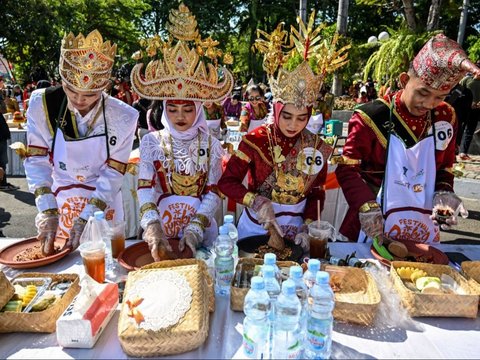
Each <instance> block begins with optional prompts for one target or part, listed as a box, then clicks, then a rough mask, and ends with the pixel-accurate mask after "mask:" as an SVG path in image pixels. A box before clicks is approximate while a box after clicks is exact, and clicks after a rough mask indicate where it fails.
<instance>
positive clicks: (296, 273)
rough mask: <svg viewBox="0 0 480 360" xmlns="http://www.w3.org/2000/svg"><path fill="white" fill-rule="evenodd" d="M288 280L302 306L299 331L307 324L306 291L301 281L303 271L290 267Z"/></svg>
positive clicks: (298, 267)
mask: <svg viewBox="0 0 480 360" xmlns="http://www.w3.org/2000/svg"><path fill="white" fill-rule="evenodd" d="M290 279H291V280H292V281H293V282H294V283H295V292H296V293H297V297H298V300H300V305H302V312H301V314H300V325H301V331H302V332H303V330H304V329H305V325H306V322H307V303H308V301H307V298H308V289H307V285H305V282H304V281H303V269H302V268H301V267H300V266H292V267H291V268H290Z"/></svg>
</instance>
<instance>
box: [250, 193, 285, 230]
mask: <svg viewBox="0 0 480 360" xmlns="http://www.w3.org/2000/svg"><path fill="white" fill-rule="evenodd" d="M252 209H253V211H255V212H256V213H257V219H258V222H259V223H260V224H262V225H263V228H264V229H271V228H272V227H273V228H274V229H275V230H276V231H277V233H278V235H279V236H280V237H282V238H283V231H282V228H281V227H280V225H278V222H277V218H276V217H275V212H274V211H273V206H272V201H271V200H269V199H267V198H266V197H264V196H261V195H257V196H256V197H255V200H254V201H253V204H252Z"/></svg>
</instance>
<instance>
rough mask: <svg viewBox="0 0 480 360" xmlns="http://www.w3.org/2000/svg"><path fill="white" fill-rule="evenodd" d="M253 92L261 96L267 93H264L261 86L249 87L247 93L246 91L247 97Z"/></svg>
mask: <svg viewBox="0 0 480 360" xmlns="http://www.w3.org/2000/svg"><path fill="white" fill-rule="evenodd" d="M252 91H256V92H258V93H259V94H260V96H263V95H265V93H264V92H263V89H262V88H261V87H260V86H259V85H250V86H249V87H247V91H246V93H247V95H250V93H251V92H252Z"/></svg>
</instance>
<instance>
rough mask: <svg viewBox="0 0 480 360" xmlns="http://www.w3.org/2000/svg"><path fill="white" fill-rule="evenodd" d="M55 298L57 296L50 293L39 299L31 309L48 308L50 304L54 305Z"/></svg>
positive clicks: (41, 309)
mask: <svg viewBox="0 0 480 360" xmlns="http://www.w3.org/2000/svg"><path fill="white" fill-rule="evenodd" d="M55 300H57V297H56V296H55V295H53V294H50V295H48V296H46V297H44V298H43V299H41V300H40V301H37V302H36V303H35V304H34V305H33V306H32V309H31V311H43V310H45V309H47V308H48V307H49V306H50V305H52V304H53V303H54V302H55Z"/></svg>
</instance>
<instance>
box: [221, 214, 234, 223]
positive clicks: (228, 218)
mask: <svg viewBox="0 0 480 360" xmlns="http://www.w3.org/2000/svg"><path fill="white" fill-rule="evenodd" d="M223 223H224V224H227V223H233V215H225V216H224V217H223Z"/></svg>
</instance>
